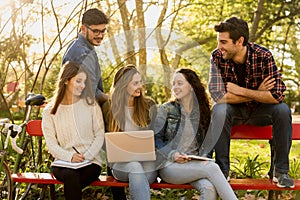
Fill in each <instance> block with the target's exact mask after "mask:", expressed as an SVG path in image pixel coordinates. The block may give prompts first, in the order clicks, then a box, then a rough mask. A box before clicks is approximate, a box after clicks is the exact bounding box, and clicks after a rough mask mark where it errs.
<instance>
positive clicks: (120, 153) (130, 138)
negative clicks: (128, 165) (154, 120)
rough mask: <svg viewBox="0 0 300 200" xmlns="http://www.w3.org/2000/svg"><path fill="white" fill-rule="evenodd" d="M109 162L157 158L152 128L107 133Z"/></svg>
mask: <svg viewBox="0 0 300 200" xmlns="http://www.w3.org/2000/svg"><path fill="white" fill-rule="evenodd" d="M105 144H106V154H107V161H108V162H110V163H111V162H130V161H150V160H155V159H156V156H155V146H154V132H153V131H152V130H143V131H126V132H107V133H105Z"/></svg>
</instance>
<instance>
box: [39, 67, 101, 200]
mask: <svg viewBox="0 0 300 200" xmlns="http://www.w3.org/2000/svg"><path fill="white" fill-rule="evenodd" d="M84 69H85V68H84V67H83V66H81V65H78V64H75V63H73V62H66V63H65V64H64V65H63V67H62V68H61V71H60V73H59V77H58V80H57V86H56V91H55V93H54V98H53V100H52V102H51V103H49V104H48V105H47V106H46V108H45V109H44V112H43V121H42V129H43V133H44V136H45V139H46V145H47V147H48V150H49V152H50V153H51V154H52V155H53V157H54V158H55V161H54V162H53V163H52V167H51V168H52V172H53V174H54V176H55V178H56V179H58V180H59V181H62V182H63V183H64V195H65V199H66V200H81V196H82V189H83V188H84V187H86V186H88V185H89V184H90V183H91V182H93V181H95V180H97V179H98V177H99V175H100V173H101V166H102V159H101V148H102V145H103V141H104V123H103V118H102V112H101V109H100V107H99V105H98V104H97V103H96V101H95V100H94V94H93V92H92V88H91V84H90V81H89V77H88V73H87V72H86V71H85V70H84ZM55 163H56V164H57V165H56V166H54V164H55ZM59 163H60V164H61V165H60V166H58V164H59ZM81 164H84V165H81ZM74 167H76V169H74Z"/></svg>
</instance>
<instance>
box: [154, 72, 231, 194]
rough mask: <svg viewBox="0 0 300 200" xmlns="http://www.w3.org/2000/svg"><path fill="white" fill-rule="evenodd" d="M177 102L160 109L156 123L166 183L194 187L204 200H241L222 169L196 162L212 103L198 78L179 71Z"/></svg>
mask: <svg viewBox="0 0 300 200" xmlns="http://www.w3.org/2000/svg"><path fill="white" fill-rule="evenodd" d="M172 92H173V95H174V97H175V99H174V100H171V101H170V102H167V103H164V104H163V105H161V106H160V108H159V111H158V113H157V117H156V120H155V123H154V133H155V146H156V150H157V152H156V153H157V154H156V156H157V164H158V170H159V175H160V178H162V180H164V181H166V182H168V183H173V184H184V183H190V184H191V185H192V186H193V187H195V189H197V190H199V192H200V199H203V200H204V199H205V200H215V199H217V193H218V194H219V196H220V197H221V199H223V200H234V199H237V198H236V196H235V194H234V192H233V190H232V188H231V187H230V185H229V183H228V182H227V180H226V179H225V177H224V175H223V173H222V171H221V170H220V168H219V166H218V165H217V164H216V163H215V162H213V161H211V160H208V159H207V160H204V161H202V160H194V159H193V160H192V159H191V157H190V156H189V155H196V156H199V155H198V152H199V150H200V146H201V144H202V142H203V141H204V138H205V134H206V132H207V130H208V127H209V123H210V103H209V100H208V97H207V94H206V92H205V88H204V86H203V84H202V83H201V81H200V79H199V77H198V75H197V74H196V73H195V72H194V71H193V70H191V69H178V70H177V71H176V72H175V73H174V75H173V80H172Z"/></svg>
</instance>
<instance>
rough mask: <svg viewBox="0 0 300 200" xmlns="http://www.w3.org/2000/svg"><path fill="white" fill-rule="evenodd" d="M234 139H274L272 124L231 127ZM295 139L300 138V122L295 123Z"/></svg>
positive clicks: (293, 136)
mask: <svg viewBox="0 0 300 200" xmlns="http://www.w3.org/2000/svg"><path fill="white" fill-rule="evenodd" d="M231 138H232V139H257V140H268V139H272V126H251V125H244V124H243V125H239V126H234V127H232V129H231ZM292 138H293V140H300V124H293V135H292Z"/></svg>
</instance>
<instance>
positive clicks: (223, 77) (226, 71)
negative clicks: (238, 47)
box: [209, 43, 286, 107]
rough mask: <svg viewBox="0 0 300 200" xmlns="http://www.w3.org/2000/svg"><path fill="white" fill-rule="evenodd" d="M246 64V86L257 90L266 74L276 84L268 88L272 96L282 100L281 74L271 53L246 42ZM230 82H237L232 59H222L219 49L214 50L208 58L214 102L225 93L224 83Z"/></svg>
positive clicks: (283, 86) (253, 102)
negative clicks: (273, 79)
mask: <svg viewBox="0 0 300 200" xmlns="http://www.w3.org/2000/svg"><path fill="white" fill-rule="evenodd" d="M247 47H248V48H247V53H248V56H247V60H246V62H245V64H246V70H247V73H246V74H247V75H246V80H245V81H246V88H248V89H252V90H257V89H258V87H259V85H260V84H261V83H262V81H263V80H264V79H265V78H267V77H268V76H272V77H273V78H275V81H276V84H275V87H274V88H273V89H271V90H270V92H271V94H272V96H273V97H274V98H275V99H276V100H277V101H278V102H282V101H283V99H284V94H283V92H284V91H285V89H286V86H285V85H284V83H283V81H282V78H281V74H280V72H279V70H278V69H277V66H276V64H275V61H274V58H273V56H272V53H271V52H270V51H269V50H268V49H266V48H264V47H261V46H259V45H257V44H254V43H248V45H247ZM227 82H232V83H235V84H238V80H237V75H236V73H235V71H234V63H233V61H232V60H224V59H223V58H222V53H221V51H220V50H218V49H217V50H215V51H214V52H213V53H212V56H211V59H210V80H209V92H210V94H211V97H212V98H213V99H214V101H215V102H217V101H218V100H220V99H221V98H222V97H223V96H224V95H225V94H226V87H225V85H226V83H227ZM257 103H258V102H255V101H252V102H249V103H247V104H248V106H249V107H253V106H255V104H257Z"/></svg>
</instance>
